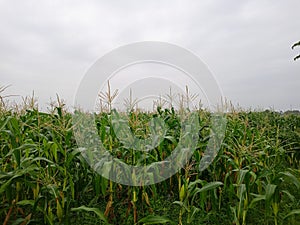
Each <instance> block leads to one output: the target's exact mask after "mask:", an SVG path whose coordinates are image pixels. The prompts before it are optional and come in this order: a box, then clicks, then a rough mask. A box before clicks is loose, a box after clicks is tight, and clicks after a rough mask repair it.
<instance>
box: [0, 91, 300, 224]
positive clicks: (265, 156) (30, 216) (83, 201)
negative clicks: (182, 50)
mask: <svg viewBox="0 0 300 225" xmlns="http://www.w3.org/2000/svg"><path fill="white" fill-rule="evenodd" d="M112 95H114V94H112ZM1 102H2V103H1V104H2V107H1V110H0V143H1V145H0V148H1V149H0V168H1V172H0V185H1V186H0V201H1V203H0V221H3V224H4V225H6V224H22V225H24V224H49V225H52V224H72V225H74V224H131V225H132V224H236V225H245V224H266V225H267V224H276V225H277V224H292V225H295V224H300V222H299V221H300V220H299V219H300V210H299V209H300V170H299V168H300V116H299V114H296V113H289V114H284V113H278V112H274V111H262V112H255V111H250V112H247V111H238V112H237V111H232V112H230V113H227V114H226V117H227V129H226V134H225V139H224V142H223V144H222V146H221V150H220V151H219V153H218V155H217V157H216V158H215V160H214V161H213V163H212V164H211V165H210V166H209V167H208V168H207V169H206V170H204V171H202V172H200V171H199V169H198V168H199V162H200V160H201V158H202V155H203V152H204V150H205V148H206V145H207V141H208V137H209V131H210V126H211V124H210V113H209V112H207V111H205V110H198V115H199V123H200V126H201V129H200V131H199V135H200V140H199V141H198V143H197V148H196V150H195V151H194V154H193V156H192V158H191V159H190V160H189V162H188V164H187V165H186V166H185V168H183V169H181V170H180V171H178V172H177V173H176V174H175V175H174V176H172V177H170V178H169V179H167V180H165V181H163V182H161V183H157V184H155V185H150V186H140V187H129V186H125V185H120V184H117V183H114V182H112V181H109V180H107V179H105V178H104V177H101V176H100V175H98V174H97V173H95V172H94V171H93V170H92V169H91V168H90V166H89V165H88V164H87V162H86V161H85V159H84V158H83V157H82V155H81V154H80V152H79V150H78V148H77V145H76V142H75V138H74V134H73V128H74V127H73V124H72V114H71V113H69V112H67V110H65V108H64V104H63V103H62V102H61V101H58V103H57V104H56V105H53V108H52V109H51V110H50V112H49V113H44V112H41V111H39V110H38V109H37V107H36V106H35V104H34V103H32V104H31V105H30V107H25V108H22V107H21V109H20V108H19V109H18V110H16V108H15V109H10V108H9V107H7V106H5V107H4V103H3V101H2V99H1ZM109 107H110V109H111V105H109ZM110 115H111V113H110V110H109V111H108V112H101V113H99V114H95V124H96V126H97V130H98V134H99V137H100V138H101V141H102V143H103V144H104V146H105V147H106V148H107V149H110V150H113V149H114V151H112V153H113V154H114V156H115V157H117V158H120V159H122V160H123V161H124V162H125V163H128V164H134V163H136V162H137V159H138V158H139V157H140V153H139V152H136V151H131V150H130V149H126V148H125V147H124V143H122V142H121V141H120V140H118V139H117V137H116V134H115V132H114V131H113V129H111V128H112V121H111V119H110V118H111V117H110ZM152 118H160V119H161V120H162V121H164V122H165V124H166V128H167V131H166V133H165V135H164V137H163V141H162V142H161V143H160V144H159V145H158V146H157V147H156V149H155V151H151V157H149V158H147V164H149V163H152V162H154V161H159V160H162V159H164V158H166V157H167V156H168V155H170V154H171V152H172V151H173V150H174V148H175V147H176V145H177V143H178V141H179V137H180V132H179V130H180V121H179V118H178V112H177V111H176V110H174V109H172V108H165V109H162V108H160V107H158V108H157V110H156V111H155V112H152V113H145V112H141V111H138V110H132V111H131V112H130V115H129V124H130V128H131V130H132V132H133V133H134V134H135V135H136V136H137V137H139V138H145V137H147V135H149V126H148V125H147V122H148V121H150V120H151V119H152Z"/></svg>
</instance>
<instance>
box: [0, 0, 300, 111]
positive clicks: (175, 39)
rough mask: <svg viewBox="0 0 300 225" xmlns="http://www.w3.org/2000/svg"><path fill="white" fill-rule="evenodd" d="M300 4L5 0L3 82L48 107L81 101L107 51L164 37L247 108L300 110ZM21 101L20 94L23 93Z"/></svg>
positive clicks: (294, 0) (1, 5) (0, 54)
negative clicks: (84, 82)
mask: <svg viewBox="0 0 300 225" xmlns="http://www.w3.org/2000/svg"><path fill="white" fill-rule="evenodd" d="M299 9H300V1H299V0H285V1H279V0H278V1H276V0H248V1H247V0H243V1H238V0H236V1H233V0H228V1H216V0H201V1H196V0H195V1H187V0H185V1H174V0H172V1H171V0H170V1H141V0H136V1H100V0H95V1H91V0H90V1H75V0H72V1H62V0H56V1H37V0H36V1H31V0H26V1H15V0H7V1H4V0H0V28H1V29H0V78H1V79H0V86H1V85H11V87H10V88H9V89H7V91H6V94H16V95H20V96H26V95H30V94H31V93H32V91H33V90H34V92H35V95H36V96H37V97H38V99H39V102H40V105H42V106H43V105H46V103H47V102H49V101H50V98H52V99H55V96H56V93H57V94H59V96H61V97H62V98H63V99H65V100H66V102H67V103H68V104H69V105H72V104H73V99H74V95H75V93H76V90H77V88H78V85H79V83H80V81H81V79H82V78H83V76H84V74H85V73H86V72H87V70H88V69H89V68H90V67H91V66H92V65H93V63H94V62H95V61H96V60H97V59H98V58H100V57H101V56H103V55H104V54H105V53H107V52H109V51H111V50H112V49H115V48H116V47H119V46H122V45H125V44H129V43H132V42H138V41H163V42H169V43H173V44H176V45H179V46H181V47H183V48H187V49H189V50H191V51H192V52H194V53H195V54H197V55H198V56H199V57H200V58H201V59H202V60H203V61H204V62H205V63H206V64H207V65H208V67H209V68H210V70H211V71H212V72H213V74H214V76H215V78H216V79H217V81H218V83H219V85H220V87H221V89H222V90H223V93H224V96H225V97H226V98H227V99H228V100H231V101H232V102H233V103H234V104H239V105H240V106H242V107H244V108H247V109H248V108H252V109H266V108H274V109H276V110H287V109H300V101H299V97H300V94H299V88H300V60H299V61H293V58H294V57H295V56H296V55H297V54H299V53H300V47H299V48H295V49H294V50H292V49H291V46H292V44H293V43H295V42H296V41H298V40H300V11H299ZM12 99H20V97H15V98H12Z"/></svg>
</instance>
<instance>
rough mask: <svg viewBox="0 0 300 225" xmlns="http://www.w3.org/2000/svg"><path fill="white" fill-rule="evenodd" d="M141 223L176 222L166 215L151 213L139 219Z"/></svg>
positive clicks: (146, 224)
mask: <svg viewBox="0 0 300 225" xmlns="http://www.w3.org/2000/svg"><path fill="white" fill-rule="evenodd" d="M139 223H143V224H144V225H148V224H149V225H150V224H165V223H170V224H175V223H174V222H173V221H172V220H170V219H169V218H167V217H164V216H155V215H149V216H146V217H144V218H142V219H140V220H139Z"/></svg>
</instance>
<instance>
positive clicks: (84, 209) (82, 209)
mask: <svg viewBox="0 0 300 225" xmlns="http://www.w3.org/2000/svg"><path fill="white" fill-rule="evenodd" d="M71 211H75V212H76V211H86V212H93V213H95V214H96V215H97V216H98V218H99V219H100V220H102V221H103V222H105V223H106V224H108V221H107V219H106V217H105V216H104V214H103V213H102V212H101V211H100V209H98V208H89V207H86V206H84V205H83V206H80V207H77V208H72V209H71Z"/></svg>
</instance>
